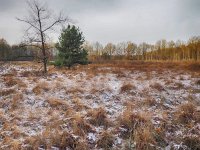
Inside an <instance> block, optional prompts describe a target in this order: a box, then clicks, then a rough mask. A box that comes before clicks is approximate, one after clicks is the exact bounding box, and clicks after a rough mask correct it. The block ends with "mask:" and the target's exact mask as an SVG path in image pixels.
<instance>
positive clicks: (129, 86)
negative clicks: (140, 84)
mask: <svg viewBox="0 0 200 150" xmlns="http://www.w3.org/2000/svg"><path fill="white" fill-rule="evenodd" d="M135 88H136V87H135V86H133V85H132V84H130V83H127V84H126V83H125V84H123V85H122V87H121V89H120V91H121V93H129V92H130V91H131V90H134V89H135Z"/></svg>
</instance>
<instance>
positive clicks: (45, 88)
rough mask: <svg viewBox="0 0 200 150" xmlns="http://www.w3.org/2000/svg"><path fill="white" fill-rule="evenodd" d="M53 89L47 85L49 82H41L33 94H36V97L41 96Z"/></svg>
mask: <svg viewBox="0 0 200 150" xmlns="http://www.w3.org/2000/svg"><path fill="white" fill-rule="evenodd" d="M50 89H51V88H50V85H49V84H48V83H47V82H40V83H38V84H37V85H36V86H35V87H34V88H33V92H34V93H35V94H36V95H39V94H41V93H42V92H47V91H49V90H50Z"/></svg>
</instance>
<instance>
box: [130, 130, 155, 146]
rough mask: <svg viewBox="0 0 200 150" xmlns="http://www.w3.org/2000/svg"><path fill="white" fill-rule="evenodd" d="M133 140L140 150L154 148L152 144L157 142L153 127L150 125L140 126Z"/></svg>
mask: <svg viewBox="0 0 200 150" xmlns="http://www.w3.org/2000/svg"><path fill="white" fill-rule="evenodd" d="M133 140H134V142H135V143H136V145H135V146H136V149H138V150H154V149H155V147H153V146H152V145H154V144H156V142H155V140H154V137H153V133H152V129H151V128H149V127H140V128H138V129H137V130H136V131H135V132H134V134H133Z"/></svg>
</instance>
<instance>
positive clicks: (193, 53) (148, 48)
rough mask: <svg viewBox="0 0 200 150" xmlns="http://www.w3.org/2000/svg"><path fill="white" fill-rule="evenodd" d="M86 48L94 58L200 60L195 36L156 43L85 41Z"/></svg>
mask: <svg viewBox="0 0 200 150" xmlns="http://www.w3.org/2000/svg"><path fill="white" fill-rule="evenodd" d="M84 47H85V49H87V51H88V53H89V55H90V56H91V57H92V58H95V59H96V58H97V57H100V58H106V59H111V58H113V59H114V58H120V59H133V60H152V61H153V60H170V61H182V60H184V61H198V60H200V37H198V36H195V37H192V38H190V39H189V40H188V41H187V42H182V41H180V40H178V41H176V42H174V41H166V40H159V41H157V42H156V43H155V44H148V43H145V42H143V43H140V44H138V45H137V44H136V43H133V42H121V43H118V44H113V43H108V44H106V45H105V46H103V45H102V44H100V43H99V42H96V43H92V44H91V43H89V42H85V44H84Z"/></svg>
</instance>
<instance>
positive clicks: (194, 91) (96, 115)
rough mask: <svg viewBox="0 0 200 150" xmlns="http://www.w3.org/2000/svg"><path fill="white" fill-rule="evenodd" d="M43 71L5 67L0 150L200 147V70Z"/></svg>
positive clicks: (192, 66)
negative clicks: (45, 73)
mask: <svg viewBox="0 0 200 150" xmlns="http://www.w3.org/2000/svg"><path fill="white" fill-rule="evenodd" d="M40 68H41V65H40V64H38V63H33V62H12V63H5V64H3V63H2V64H1V66H0V149H2V150H21V149H22V150H38V149H40V150H43V149H45V150H66V149H67V150H100V149H105V150H110V149H113V150H121V149H122V150H132V149H136V150H154V149H158V150H161V149H166V150H183V149H185V150H199V149H200V64H198V63H169V62H168V63H166V62H128V61H125V62H122V61H114V62H112V63H109V62H107V63H106V62H105V63H100V64H90V65H87V66H77V67H74V68H72V69H71V70H68V69H66V68H55V67H54V66H49V71H48V74H47V75H45V76H44V75H43V74H42V73H41V71H39V69H40Z"/></svg>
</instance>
